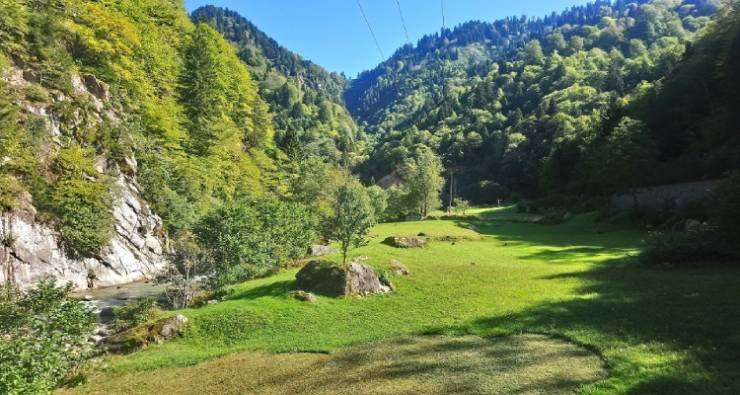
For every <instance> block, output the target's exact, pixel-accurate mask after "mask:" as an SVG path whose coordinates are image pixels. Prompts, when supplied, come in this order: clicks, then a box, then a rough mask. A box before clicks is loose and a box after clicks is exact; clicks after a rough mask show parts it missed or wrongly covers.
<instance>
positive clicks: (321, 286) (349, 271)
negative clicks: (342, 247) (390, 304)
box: [296, 261, 391, 296]
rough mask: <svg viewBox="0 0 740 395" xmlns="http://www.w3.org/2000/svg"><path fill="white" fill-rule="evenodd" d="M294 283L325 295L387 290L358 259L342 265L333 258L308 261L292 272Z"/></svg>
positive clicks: (371, 269)
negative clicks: (293, 273)
mask: <svg viewBox="0 0 740 395" xmlns="http://www.w3.org/2000/svg"><path fill="white" fill-rule="evenodd" d="M296 287H297V288H298V289H299V290H303V291H310V292H315V293H318V294H322V295H327V296H349V295H361V296H364V295H370V294H376V293H387V292H390V291H391V288H390V287H388V286H386V285H383V284H382V283H381V282H380V280H379V279H378V275H377V274H376V273H375V270H374V269H373V268H372V267H371V266H369V265H366V264H364V263H360V262H358V261H354V262H352V263H350V264H349V265H347V267H346V268H342V267H340V266H339V265H337V264H335V263H333V262H324V261H311V262H309V263H308V264H306V266H304V267H303V268H302V269H301V270H300V271H299V272H298V273H297V274H296Z"/></svg>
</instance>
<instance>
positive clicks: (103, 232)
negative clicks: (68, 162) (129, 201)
mask: <svg viewBox="0 0 740 395" xmlns="http://www.w3.org/2000/svg"><path fill="white" fill-rule="evenodd" d="M51 203H52V205H53V210H54V212H55V213H56V214H57V216H58V217H59V225H58V229H59V233H60V236H61V239H62V242H63V243H64V245H65V246H67V247H68V248H69V249H70V252H71V253H73V254H76V255H81V256H85V257H87V256H91V255H94V254H95V253H96V252H98V251H99V250H100V249H101V248H102V247H104V246H105V245H107V244H108V242H109V241H110V238H111V235H112V232H113V222H114V219H113V214H112V213H111V211H110V208H109V207H110V202H109V196H108V188H107V186H106V185H103V184H100V183H97V182H94V181H88V180H65V181H60V182H58V183H57V184H56V185H55V186H54V190H53V192H52V196H51Z"/></svg>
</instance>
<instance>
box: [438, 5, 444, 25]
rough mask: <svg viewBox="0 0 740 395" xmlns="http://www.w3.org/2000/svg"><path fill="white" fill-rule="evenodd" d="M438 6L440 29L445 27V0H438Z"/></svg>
mask: <svg viewBox="0 0 740 395" xmlns="http://www.w3.org/2000/svg"><path fill="white" fill-rule="evenodd" d="M439 5H440V8H441V9H442V29H444V28H445V0H439Z"/></svg>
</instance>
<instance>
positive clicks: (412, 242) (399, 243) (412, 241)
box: [383, 236, 427, 248]
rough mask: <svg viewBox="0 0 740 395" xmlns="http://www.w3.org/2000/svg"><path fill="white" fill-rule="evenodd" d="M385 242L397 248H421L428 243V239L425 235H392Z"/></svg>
mask: <svg viewBox="0 0 740 395" xmlns="http://www.w3.org/2000/svg"><path fill="white" fill-rule="evenodd" d="M383 243H384V244H387V245H389V246H391V247H396V248H420V247H424V246H426V245H427V239H426V238H424V237H397V236H391V237H388V238H386V239H385V240H383Z"/></svg>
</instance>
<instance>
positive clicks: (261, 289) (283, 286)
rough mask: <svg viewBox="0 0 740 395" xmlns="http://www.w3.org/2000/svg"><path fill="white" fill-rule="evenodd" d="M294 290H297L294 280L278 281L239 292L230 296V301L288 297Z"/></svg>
mask: <svg viewBox="0 0 740 395" xmlns="http://www.w3.org/2000/svg"><path fill="white" fill-rule="evenodd" d="M294 289H295V281H293V280H284V281H276V282H273V283H269V284H266V285H261V286H258V287H254V288H250V289H246V290H243V291H237V292H235V293H233V294H231V295H229V297H228V299H230V300H234V299H257V298H263V297H266V296H270V297H279V296H286V295H288V293H289V292H290V291H293V290H294Z"/></svg>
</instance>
